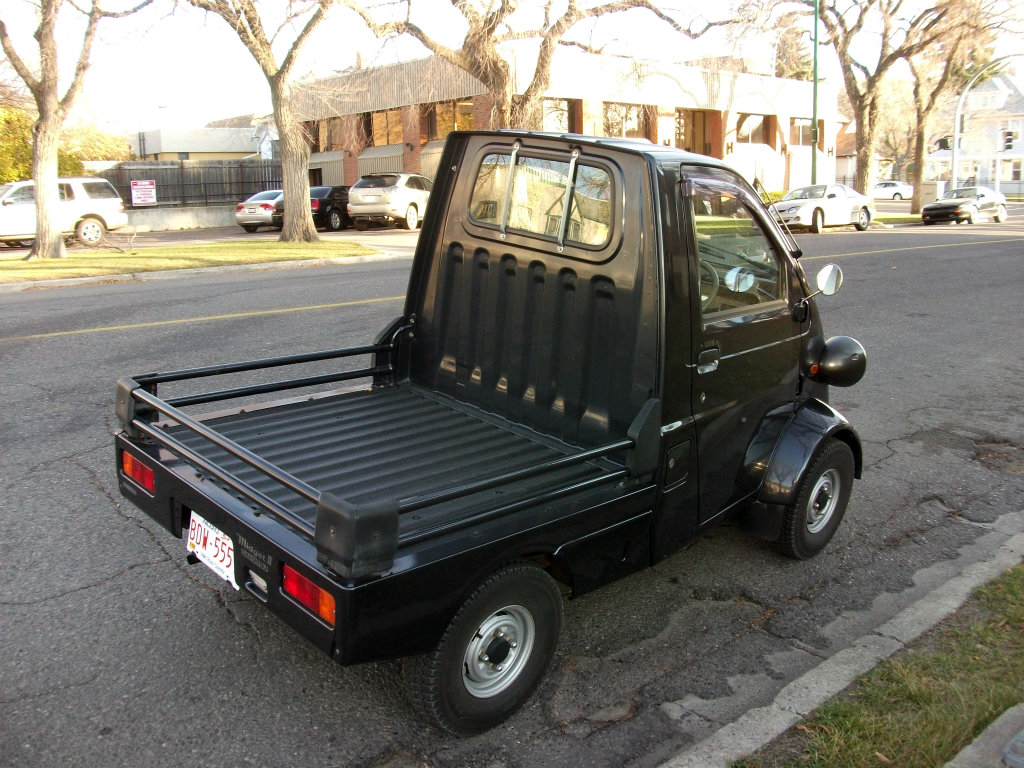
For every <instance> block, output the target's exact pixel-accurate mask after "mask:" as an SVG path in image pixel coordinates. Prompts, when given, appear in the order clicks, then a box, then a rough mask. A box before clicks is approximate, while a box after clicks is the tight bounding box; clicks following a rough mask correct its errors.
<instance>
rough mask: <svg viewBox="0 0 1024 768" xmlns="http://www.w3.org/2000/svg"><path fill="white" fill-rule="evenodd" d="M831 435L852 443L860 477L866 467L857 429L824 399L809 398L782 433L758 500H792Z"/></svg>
mask: <svg viewBox="0 0 1024 768" xmlns="http://www.w3.org/2000/svg"><path fill="white" fill-rule="evenodd" d="M829 438H835V439H837V440H840V441H842V442H844V443H846V445H847V446H849V448H850V452H851V453H852V454H853V465H854V475H853V476H854V477H855V478H858V479H859V478H860V477H861V473H862V470H863V467H864V452H863V448H862V446H861V442H860V437H859V436H858V434H857V431H856V430H855V429H854V428H853V427H852V426H851V425H850V422H849V421H847V420H846V418H845V417H844V416H843V415H842V414H841V413H839V411H837V410H835V409H834V408H832V406H830V405H828V404H827V403H825V402H822V401H821V400H817V399H813V400H808V401H807V402H806V403H804V405H803V407H801V408H800V410H799V411H797V412H796V414H794V416H793V419H792V420H791V421H790V422H789V424H788V425H787V426H786V428H785V429H784V430H783V432H782V435H781V436H780V437H779V441H778V443H777V444H776V446H775V450H774V451H773V453H772V457H771V459H770V460H769V462H768V468H767V469H766V470H765V473H764V478H763V479H762V482H761V488H760V490H759V492H758V494H757V500H758V501H760V502H762V503H765V504H777V505H780V506H786V505H789V504H792V503H793V501H794V500H795V499H796V494H797V490H798V488H799V487H800V482H801V480H803V478H804V476H805V475H806V474H807V470H808V468H809V467H810V465H811V462H812V461H813V460H814V457H815V455H816V454H817V453H818V449H819V448H820V447H821V445H822V444H823V443H824V442H825V441H826V440H828V439H829Z"/></svg>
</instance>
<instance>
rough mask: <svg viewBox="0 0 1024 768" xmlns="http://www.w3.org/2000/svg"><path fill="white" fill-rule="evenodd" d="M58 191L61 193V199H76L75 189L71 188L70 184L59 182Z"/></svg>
mask: <svg viewBox="0 0 1024 768" xmlns="http://www.w3.org/2000/svg"><path fill="white" fill-rule="evenodd" d="M57 191H58V194H59V195H60V199H61V200H74V199H75V190H73V189H72V188H71V185H70V184H58V185H57Z"/></svg>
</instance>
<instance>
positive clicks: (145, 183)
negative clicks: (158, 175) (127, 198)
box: [132, 179, 156, 206]
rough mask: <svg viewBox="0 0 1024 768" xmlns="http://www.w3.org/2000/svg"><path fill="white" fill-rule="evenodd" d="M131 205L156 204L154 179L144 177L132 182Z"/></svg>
mask: <svg viewBox="0 0 1024 768" xmlns="http://www.w3.org/2000/svg"><path fill="white" fill-rule="evenodd" d="M132 205H134V206H139V205H156V181H155V180H153V179H146V180H142V181H133V182H132Z"/></svg>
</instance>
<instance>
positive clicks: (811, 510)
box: [807, 469, 840, 533]
mask: <svg viewBox="0 0 1024 768" xmlns="http://www.w3.org/2000/svg"><path fill="white" fill-rule="evenodd" d="M839 483H840V479H839V472H837V471H836V470H834V469H830V470H829V471H828V472H825V473H824V474H822V476H821V477H819V478H818V482H816V483H815V484H814V488H813V489H811V495H810V500H809V501H808V503H807V531H808V533H818V532H819V531H821V530H822V529H823V528H824V527H825V526H826V525H828V521H829V520H830V519H831V518H832V513H833V512H835V511H836V505H837V504H838V503H839Z"/></svg>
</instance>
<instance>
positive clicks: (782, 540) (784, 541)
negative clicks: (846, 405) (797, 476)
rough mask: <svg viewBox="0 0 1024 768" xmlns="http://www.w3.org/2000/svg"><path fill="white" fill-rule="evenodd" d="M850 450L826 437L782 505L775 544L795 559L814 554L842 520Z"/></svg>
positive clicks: (849, 475) (849, 485)
mask: <svg viewBox="0 0 1024 768" xmlns="http://www.w3.org/2000/svg"><path fill="white" fill-rule="evenodd" d="M853 467H854V463H853V451H851V450H850V446H848V445H847V444H846V443H844V442H843V441H842V440H837V439H836V438H829V439H828V440H826V441H825V442H824V443H823V444H822V446H821V448H820V450H819V451H818V454H817V456H816V457H815V458H814V461H812V462H811V466H810V469H808V470H807V474H806V475H805V476H804V479H803V480H802V481H801V482H800V487H799V489H798V492H797V496H796V501H795V502H794V503H793V504H791V505H790V506H788V507H786V513H785V518H784V520H783V525H782V536H780V537H779V547H780V548H781V549H782V552H783V553H784V554H786V555H789V556H790V557H793V558H796V559H797V560H806V559H807V558H809V557H813V556H814V555H816V554H818V552H820V551H821V550H822V549H824V548H825V545H826V544H828V543H829V541H830V540H831V539H832V536H833V535H834V534H835V532H836V529H837V528H839V523H841V522H842V520H843V514H844V513H845V512H846V505H847V503H848V502H849V501H850V490H851V489H852V487H853Z"/></svg>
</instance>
